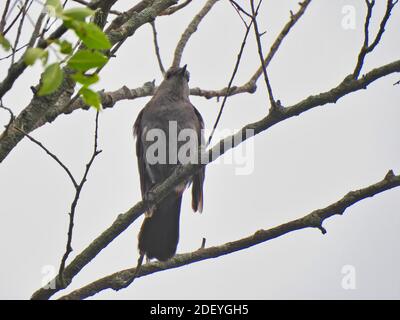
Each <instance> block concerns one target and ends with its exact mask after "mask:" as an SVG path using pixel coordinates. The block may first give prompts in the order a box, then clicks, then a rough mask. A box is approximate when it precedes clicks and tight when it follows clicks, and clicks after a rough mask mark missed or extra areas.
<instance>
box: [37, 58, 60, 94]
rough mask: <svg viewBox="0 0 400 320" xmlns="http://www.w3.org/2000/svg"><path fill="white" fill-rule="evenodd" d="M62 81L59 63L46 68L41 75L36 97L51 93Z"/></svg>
mask: <svg viewBox="0 0 400 320" xmlns="http://www.w3.org/2000/svg"><path fill="white" fill-rule="evenodd" d="M63 79H64V73H63V71H62V70H61V68H60V64H59V63H53V64H51V65H49V66H47V68H46V70H45V71H44V72H43V75H42V85H41V86H40V89H39V92H38V95H39V96H45V95H48V94H50V93H53V92H54V91H56V90H57V89H58V87H59V86H60V85H61V82H62V80H63Z"/></svg>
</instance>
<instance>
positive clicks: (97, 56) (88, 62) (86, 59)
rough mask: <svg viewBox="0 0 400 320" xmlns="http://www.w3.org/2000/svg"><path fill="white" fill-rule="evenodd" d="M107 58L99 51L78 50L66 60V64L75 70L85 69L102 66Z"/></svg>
mask: <svg viewBox="0 0 400 320" xmlns="http://www.w3.org/2000/svg"><path fill="white" fill-rule="evenodd" d="M107 61H108V58H107V57H106V56H105V55H103V54H101V53H100V52H96V51H90V50H80V51H78V52H77V53H75V54H74V55H73V56H72V58H71V59H69V61H68V66H69V67H70V68H72V69H74V70H77V71H83V72H85V71H87V70H89V69H92V68H100V67H102V66H104V65H105V64H106V63H107Z"/></svg>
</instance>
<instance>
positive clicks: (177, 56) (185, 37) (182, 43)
mask: <svg viewBox="0 0 400 320" xmlns="http://www.w3.org/2000/svg"><path fill="white" fill-rule="evenodd" d="M217 2H218V0H208V1H207V3H206V4H205V5H204V7H203V8H202V9H201V10H200V12H199V13H198V14H197V15H196V16H195V17H194V18H193V20H192V21H191V22H190V23H189V25H188V26H187V28H186V29H185V31H184V32H183V33H182V36H181V38H180V40H179V42H178V44H177V46H176V48H175V53H174V60H173V62H172V67H179V65H180V63H181V59H182V54H183V50H184V49H185V47H186V44H187V42H188V41H189V39H190V37H191V36H192V35H193V33H195V32H196V31H197V28H198V26H199V24H200V22H201V21H202V20H203V18H204V17H205V16H206V15H207V13H208V12H210V10H211V8H212V7H213V6H214V5H215V4H216V3H217Z"/></svg>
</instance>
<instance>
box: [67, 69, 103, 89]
mask: <svg viewBox="0 0 400 320" xmlns="http://www.w3.org/2000/svg"><path fill="white" fill-rule="evenodd" d="M71 77H72V79H74V80H75V81H76V82H78V83H80V84H82V85H83V86H86V87H88V86H90V85H92V84H94V83H96V82H98V81H99V76H98V74H97V73H95V74H92V75H85V74H83V73H80V72H77V73H75V74H73V75H72V76H71Z"/></svg>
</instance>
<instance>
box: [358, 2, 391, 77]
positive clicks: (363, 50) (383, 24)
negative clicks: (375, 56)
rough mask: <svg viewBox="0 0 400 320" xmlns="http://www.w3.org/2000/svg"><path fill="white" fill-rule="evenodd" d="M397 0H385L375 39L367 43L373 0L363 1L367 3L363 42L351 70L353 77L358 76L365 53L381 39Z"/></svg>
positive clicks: (371, 49) (372, 48)
mask: <svg viewBox="0 0 400 320" xmlns="http://www.w3.org/2000/svg"><path fill="white" fill-rule="evenodd" d="M397 2H398V0H396V1H393V0H387V5H386V11H385V15H384V16H383V18H382V21H381V24H380V26H379V31H378V33H377V35H376V37H375V40H374V41H373V42H372V43H371V44H369V25H370V21H371V17H372V11H373V8H374V6H375V0H372V1H369V0H365V3H366V5H367V15H366V17H365V24H364V44H363V46H362V47H361V50H360V53H359V54H358V59H357V65H356V67H355V69H354V72H353V77H354V79H357V78H358V77H359V76H360V72H361V69H362V67H363V65H364V60H365V57H366V56H367V54H368V53H370V52H372V51H373V50H374V49H375V48H376V46H377V45H378V44H379V42H380V41H381V39H382V36H383V33H384V32H385V27H386V24H387V22H388V21H389V18H390V14H391V12H392V9H393V8H394V6H395V5H396V4H397Z"/></svg>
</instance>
